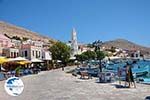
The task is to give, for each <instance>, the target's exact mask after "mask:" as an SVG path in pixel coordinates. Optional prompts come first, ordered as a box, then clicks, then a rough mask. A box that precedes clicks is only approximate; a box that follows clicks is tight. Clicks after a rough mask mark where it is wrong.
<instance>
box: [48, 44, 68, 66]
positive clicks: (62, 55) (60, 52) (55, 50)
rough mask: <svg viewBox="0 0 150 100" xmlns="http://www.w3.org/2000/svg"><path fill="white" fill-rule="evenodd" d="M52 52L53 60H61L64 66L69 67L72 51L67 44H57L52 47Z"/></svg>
mask: <svg viewBox="0 0 150 100" xmlns="http://www.w3.org/2000/svg"><path fill="white" fill-rule="evenodd" d="M50 52H51V53H52V59H53V60H61V61H62V64H64V66H66V65H67V62H68V61H69V58H70V52H71V49H70V47H68V46H67V45H66V44H65V43H62V42H56V43H55V44H54V45H53V46H52V47H50ZM62 68H63V67H62Z"/></svg>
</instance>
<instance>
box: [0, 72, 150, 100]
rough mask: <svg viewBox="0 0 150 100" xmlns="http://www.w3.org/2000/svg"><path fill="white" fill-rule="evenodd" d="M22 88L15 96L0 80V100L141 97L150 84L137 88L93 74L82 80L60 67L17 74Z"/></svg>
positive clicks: (133, 99)
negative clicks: (104, 80)
mask: <svg viewBox="0 0 150 100" xmlns="http://www.w3.org/2000/svg"><path fill="white" fill-rule="evenodd" d="M21 79H22V80H23V82H24V85H25V88H24V91H23V93H22V94H21V95H19V96H18V97H12V96H9V95H8V94H7V93H6V92H5V90H4V82H5V81H0V100H144V98H145V97H146V96H150V85H143V84H137V88H136V89H135V88H131V89H127V88H124V89H123V88H122V89H118V88H116V87H115V84H116V83H109V84H101V83H97V82H96V81H97V80H96V78H93V79H90V80H82V79H79V76H78V77H74V76H72V75H71V74H67V73H65V72H63V71H61V69H56V70H51V71H46V72H41V73H39V74H36V75H29V76H24V77H22V78H21Z"/></svg>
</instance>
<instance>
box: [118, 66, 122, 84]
mask: <svg viewBox="0 0 150 100" xmlns="http://www.w3.org/2000/svg"><path fill="white" fill-rule="evenodd" d="M121 75H122V69H121V68H120V67H118V78H119V84H120V85H121V79H120V77H121Z"/></svg>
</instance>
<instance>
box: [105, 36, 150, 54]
mask: <svg viewBox="0 0 150 100" xmlns="http://www.w3.org/2000/svg"><path fill="white" fill-rule="evenodd" d="M103 46H105V47H106V48H110V47H112V46H113V47H118V48H122V49H128V50H140V51H142V52H143V53H144V54H150V48H149V47H144V46H141V45H138V44H135V43H133V42H130V41H128V40H125V39H116V40H112V41H107V42H104V44H103Z"/></svg>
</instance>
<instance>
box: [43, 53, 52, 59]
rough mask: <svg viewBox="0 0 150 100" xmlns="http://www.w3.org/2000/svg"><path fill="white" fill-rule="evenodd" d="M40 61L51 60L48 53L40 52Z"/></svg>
mask: <svg viewBox="0 0 150 100" xmlns="http://www.w3.org/2000/svg"><path fill="white" fill-rule="evenodd" d="M42 60H52V56H51V52H50V51H42Z"/></svg>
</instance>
